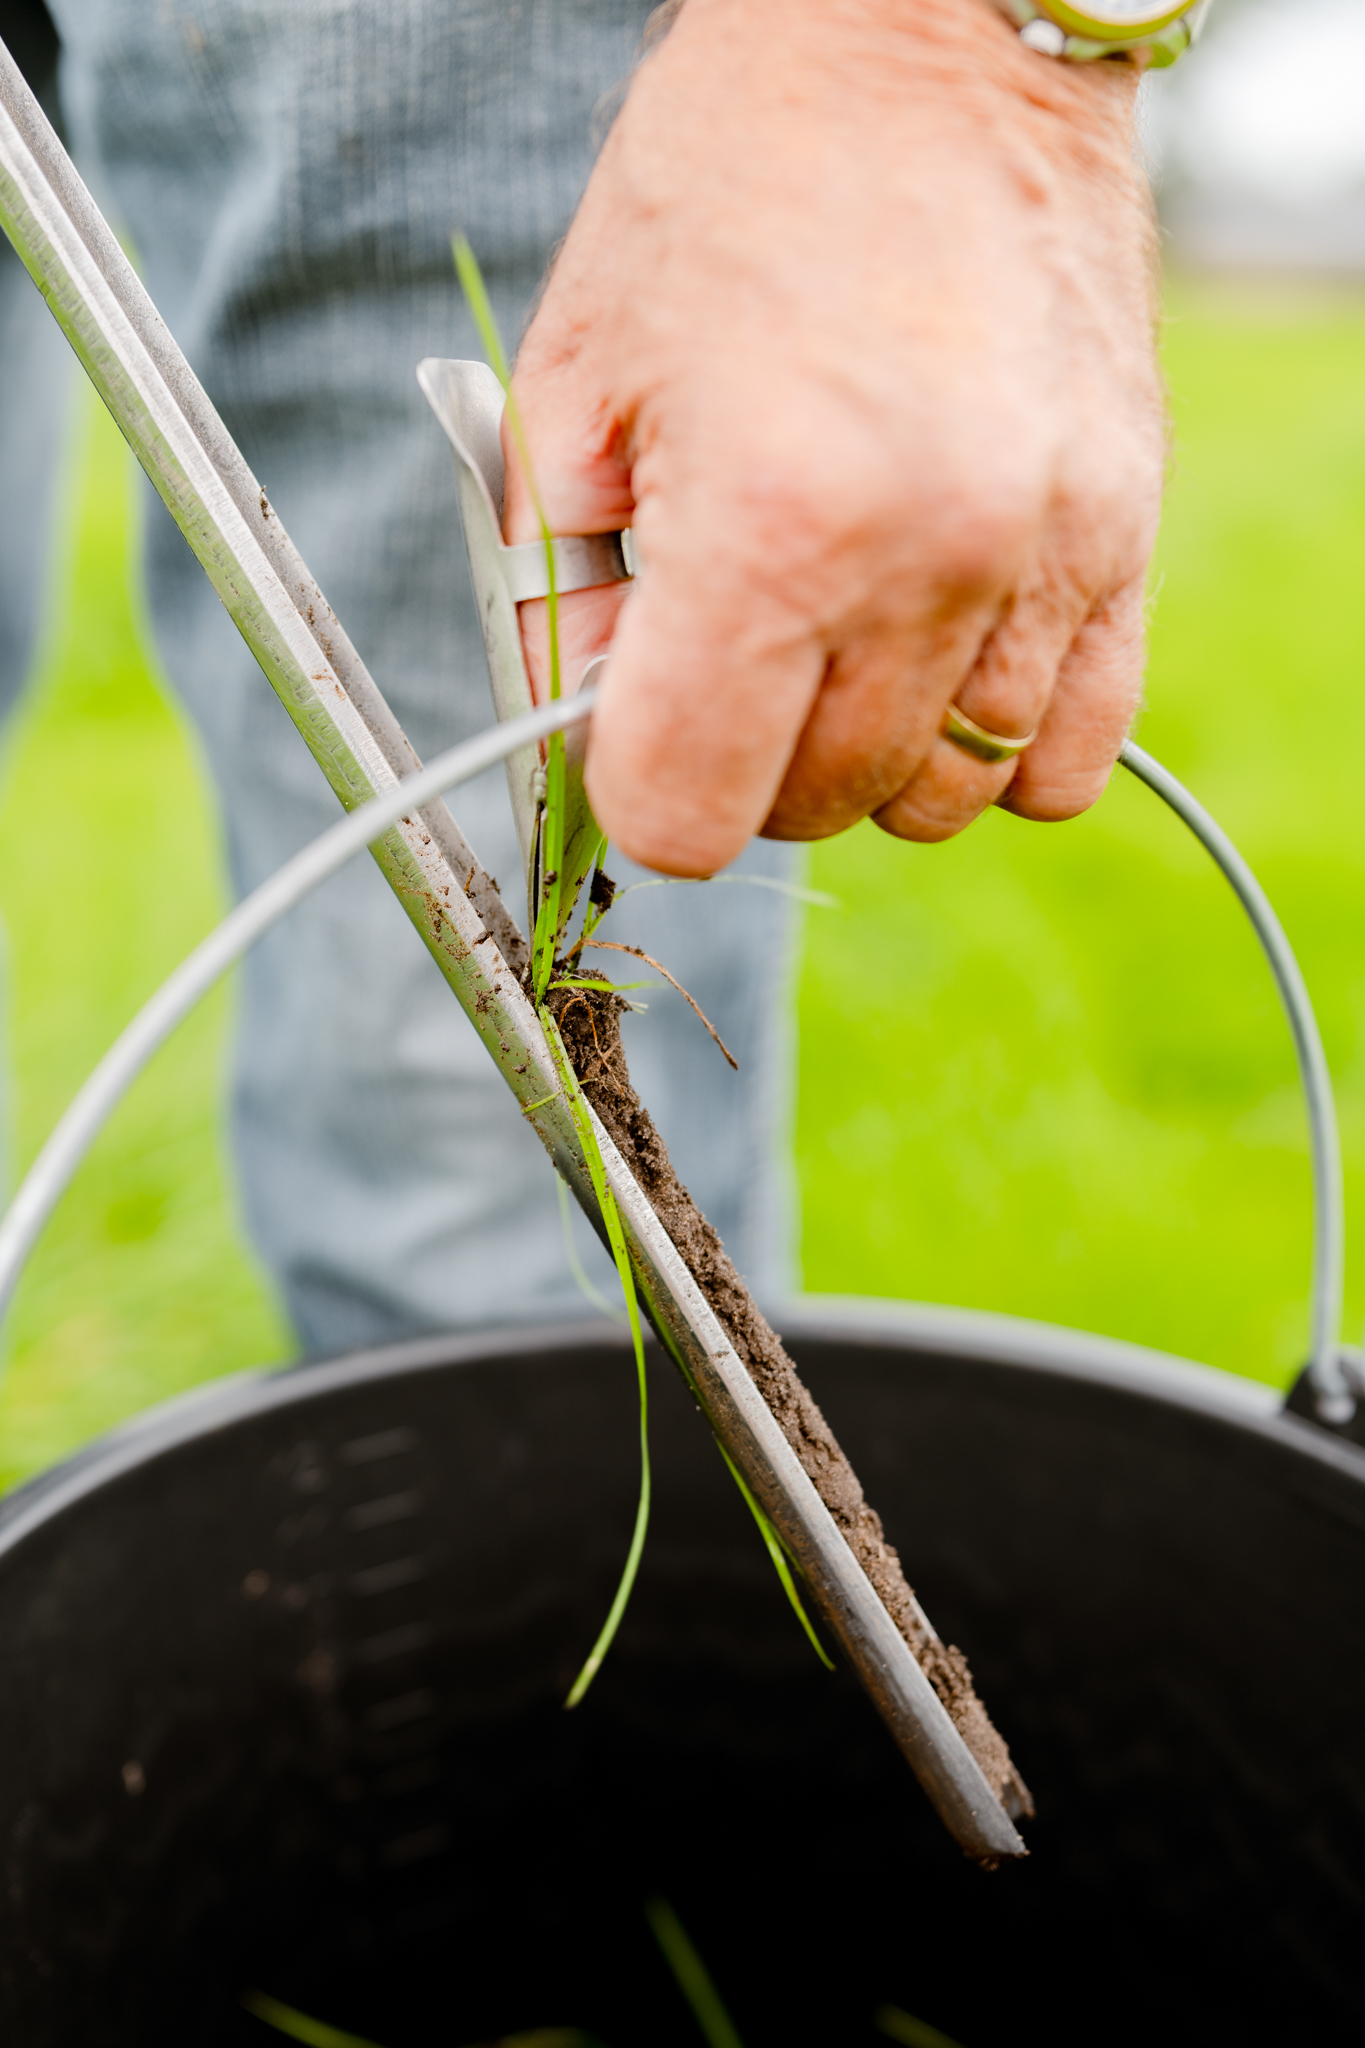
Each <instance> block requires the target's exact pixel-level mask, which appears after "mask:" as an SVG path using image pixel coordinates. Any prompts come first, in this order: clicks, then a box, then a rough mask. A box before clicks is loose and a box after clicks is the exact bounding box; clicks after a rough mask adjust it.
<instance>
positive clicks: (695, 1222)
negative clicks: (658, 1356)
mask: <svg viewBox="0 0 1365 2048" xmlns="http://www.w3.org/2000/svg"><path fill="white" fill-rule="evenodd" d="M549 1006H550V1009H551V1010H552V1012H553V1013H554V1015H555V1018H556V1021H557V1022H558V1025H559V1030H560V1035H561V1037H562V1038H563V1040H564V1045H565V1048H566V1050H567V1052H568V1055H569V1058H570V1060H571V1061H572V1062H573V1067H574V1071H575V1073H576V1074H577V1075H578V1078H579V1080H580V1082H581V1083H582V1086H583V1092H584V1093H585V1094H586V1095H587V1097H588V1099H589V1101H590V1102H591V1103H592V1106H593V1108H594V1109H595V1110H596V1111H597V1114H598V1115H599V1116H600V1117H601V1119H602V1122H603V1123H604V1124H605V1125H606V1127H607V1129H608V1131H610V1133H611V1136H612V1138H613V1140H614V1142H615V1144H616V1146H617V1148H618V1149H619V1151H620V1153H621V1155H622V1157H623V1158H624V1160H625V1161H626V1164H627V1165H628V1166H629V1167H630V1169H631V1171H632V1172H633V1173H634V1175H635V1177H636V1179H637V1180H638V1181H639V1183H640V1185H641V1187H642V1188H643V1189H644V1191H645V1194H646V1195H647V1196H648V1198H649V1200H650V1202H651V1204H652V1206H653V1208H654V1211H655V1213H656V1215H657V1216H658V1218H659V1220H660V1222H661V1223H662V1224H663V1226H664V1228H665V1230H667V1232H668V1234H669V1236H670V1238H672V1240H673V1243H674V1244H675V1246H676V1247H677V1249H678V1251H679V1252H680V1254H681V1255H682V1257H683V1259H684V1260H685V1261H686V1263H687V1265H688V1267H689V1268H690V1270H691V1272H692V1275H693V1277H694V1279H695V1280H696V1282H697V1285H698V1286H699V1287H700V1288H701V1290H702V1293H703V1294H704V1295H705V1296H706V1298H707V1300H708V1301H709V1303H710V1304H711V1307H712V1308H713V1309H714V1311H715V1313H716V1316H717V1317H718V1319H719V1321H720V1323H721V1325H722V1326H723V1328H724V1330H725V1333H726V1335H727V1336H728V1337H729V1339H730V1342H731V1343H732V1344H733V1345H734V1347H735V1350H736V1351H737V1352H738V1353H739V1356H740V1357H741V1358H742V1359H743V1360H744V1363H745V1365H746V1366H747V1367H748V1369H749V1372H750V1373H751V1375H752V1377H753V1380H754V1383H755V1385H756V1386H757V1387H758V1388H759V1391H760V1392H761V1393H762V1395H763V1398H764V1400H765V1401H766V1402H767V1404H768V1406H769V1408H770V1409H771V1410H772V1413H773V1415H774V1416H775V1418H776V1420H777V1422H778V1425H779V1426H780V1428H781V1430H782V1433H783V1435H784V1436H785V1437H786V1439H787V1442H788V1443H789V1444H790V1445H791V1447H792V1449H793V1450H794V1451H795V1453H796V1455H797V1457H798V1458H799V1459H800V1460H801V1464H802V1466H803V1468H804V1470H805V1471H806V1473H807V1474H808V1476H809V1477H810V1479H811V1481H812V1483H813V1485H814V1487H815V1490H816V1492H817V1493H818V1494H819V1496H820V1498H821V1500H822V1501H823V1502H824V1503H825V1506H826V1507H827V1508H828V1509H829V1511H830V1513H831V1514H832V1515H833V1517H834V1519H835V1521H836V1522H837V1523H838V1525H839V1527H840V1529H841V1530H842V1532H843V1534H844V1537H845V1539H846V1541H847V1542H848V1545H849V1547H850V1549H851V1550H852V1552H853V1554H854V1556H855V1557H856V1558H857V1560H858V1562H859V1564H860V1565H861V1566H862V1568H863V1570H864V1571H865V1572H866V1573H867V1576H868V1578H869V1579H870V1580H871V1582H872V1584H873V1586H874V1587H875V1589H876V1591H877V1593H878V1595H879V1597H880V1599H881V1601H882V1604H883V1605H884V1606H885V1608H886V1610H887V1612H888V1614H890V1616H891V1618H892V1620H893V1621H894V1622H895V1624H896V1626H897V1628H898V1629H899V1630H900V1633H901V1635H902V1636H903V1637H904V1638H905V1641H906V1642H907V1643H908V1644H909V1646H910V1649H911V1650H912V1651H913V1653H914V1655H915V1657H916V1659H917V1660H918V1662H919V1664H920V1666H921V1668H922V1669H923V1671H924V1673H925V1675H926V1677H927V1678H928V1679H929V1680H930V1682H931V1684H932V1685H933V1687H934V1690H935V1692H936V1693H937V1694H938V1696H939V1698H940V1699H941V1700H942V1702H943V1705H944V1707H945V1708H946V1710H947V1713H948V1716H949V1718H950V1720H951V1721H952V1723H953V1725H954V1727H955V1728H956V1729H957V1731H958V1733H959V1734H960V1735H961V1737H962V1739H963V1741H964V1742H965V1743H966V1745H967V1747H968V1749H969V1750H970V1751H971V1753H972V1755H973V1756H974V1757H975V1758H976V1761H977V1762H978V1764H979V1765H980V1766H981V1769H982V1771H983V1772H984V1774H985V1776H986V1779H987V1782H988V1783H989V1784H990V1785H991V1787H992V1789H993V1790H994V1791H995V1792H996V1794H997V1795H998V1796H999V1798H1000V1799H1001V1801H1002V1803H1003V1804H1004V1806H1005V1808H1006V1810H1007V1812H1009V1813H1010V1814H1011V1815H1013V1816H1016V1817H1017V1816H1024V1817H1031V1816H1032V1814H1033V1801H1032V1798H1031V1797H1030V1795H1029V1791H1028V1787H1027V1786H1026V1785H1025V1783H1024V1781H1023V1779H1022V1778H1021V1777H1020V1775H1019V1773H1018V1771H1017V1770H1016V1769H1015V1767H1014V1765H1013V1763H1012V1762H1011V1761H1010V1753H1009V1749H1008V1748H1007V1746H1006V1744H1005V1742H1004V1739H1003V1738H1002V1736H1001V1735H1000V1734H999V1733H998V1732H997V1730H996V1729H995V1727H994V1726H993V1725H992V1722H991V1719H990V1716H989V1715H988V1714H987V1712H986V1709H985V1707H984V1706H983V1705H982V1703H981V1701H980V1700H979V1699H978V1697H977V1694H976V1689H975V1687H974V1686H973V1684H972V1674H971V1671H970V1670H969V1669H968V1665H967V1660H966V1658H965V1657H964V1656H963V1654H962V1652H961V1651H960V1650H958V1649H955V1648H954V1647H953V1646H952V1645H951V1644H948V1643H944V1642H942V1641H940V1639H939V1638H938V1636H936V1635H935V1634H934V1633H933V1631H932V1629H931V1628H929V1627H928V1626H927V1624H926V1622H925V1618H924V1615H923V1612H922V1610H921V1608H920V1606H919V1603H918V1602H917V1601H916V1599H915V1596H914V1594H913V1593H912V1592H911V1590H910V1587H909V1586H908V1585H907V1584H906V1580H905V1574H904V1572H903V1571H902V1570H901V1563H900V1559H899V1557H898V1556H897V1554H896V1551H895V1550H894V1548H893V1547H892V1545H891V1544H889V1543H888V1542H887V1540H886V1537H885V1534H884V1533H883V1530H882V1525H881V1518H880V1517H879V1515H878V1514H877V1512H876V1510H875V1509H874V1508H872V1507H870V1506H869V1505H868V1503H867V1501H866V1500H865V1499H864V1498H863V1490H862V1487H861V1486H860V1485H859V1483H858V1475H857V1474H856V1472H855V1471H854V1470H853V1467H852V1466H851V1465H850V1464H849V1462H848V1459H847V1458H846V1457H845V1456H844V1454H843V1452H842V1451H841V1450H840V1448H839V1445H838V1443H837V1441H836V1440H835V1436H834V1432H833V1430H832V1429H831V1428H830V1426H829V1424H828V1423H827V1422H826V1421H825V1418H824V1416H823V1415H822V1414H821V1412H820V1410H819V1408H818V1407H817V1406H816V1404H815V1402H814V1400H813V1399H812V1398H811V1395H810V1394H809V1392H808V1391H807V1389H806V1388H805V1387H804V1386H803V1385H802V1383H801V1379H800V1376H799V1375H798V1373H797V1370H796V1367H795V1366H794V1365H793V1363H792V1361H791V1359H790V1358H789V1357H788V1356H787V1354H786V1352H785V1351H784V1350H783V1348H782V1343H781V1340H780V1338H779V1337H778V1336H777V1334H776V1332H775V1331H774V1330H773V1329H772V1328H771V1327H770V1326H769V1324H768V1323H767V1322H766V1320H765V1319H764V1317H763V1316H762V1315H761V1314H760V1313H759V1310H758V1307H757V1304H756V1303H755V1301H754V1299H753V1296H752V1295H751V1294H750V1293H749V1290H748V1288H747V1287H746V1286H745V1285H744V1282H743V1281H742V1280H741V1278H740V1276H739V1274H738V1272H737V1271H736V1269H735V1267H734V1265H733V1263H732V1262H731V1260H730V1258H729V1256H728V1254H727V1253H726V1250H725V1247H724V1245H723V1244H722V1243H721V1241H720V1238H719V1237H718V1235H717V1234H716V1231H715V1229H714V1228H713V1227H712V1225H711V1224H709V1223H708V1222H707V1220H706V1218H705V1217H704V1216H703V1215H702V1213H701V1211H700V1209H699V1208H698V1207H697V1205H696V1203H695V1202H694V1201H693V1199H692V1197H691V1195H689V1194H688V1192H687V1189H686V1188H685V1187H684V1186H683V1184H682V1182H681V1181H680V1180H679V1179H678V1176H677V1174H676V1173H675V1172H674V1171H673V1167H672V1165H671V1163H670V1161H669V1157H668V1153H667V1151H666V1150H665V1148H664V1144H663V1140H662V1139H661V1138H660V1136H659V1134H658V1132H657V1131H656V1130H655V1128H654V1124H653V1122H652V1120H651V1118H650V1115H649V1112H648V1110H647V1109H646V1108H645V1107H644V1105H643V1104H642V1102H641V1101H640V1098H639V1096H638V1095H637V1094H636V1093H635V1090H634V1089H633V1088H632V1087H631V1084H630V1074H629V1071H628V1069H627V1066H626V1056H625V1049H624V1047H623V1046H622V1044H621V1018H622V1016H623V1015H624V1013H625V1011H626V1008H627V1004H626V1002H625V1001H624V999H623V998H622V997H621V996H617V995H607V994H604V993H600V992H596V991H592V990H582V989H573V990H569V989H560V990H556V991H554V992H553V993H552V994H551V996H550V997H549Z"/></svg>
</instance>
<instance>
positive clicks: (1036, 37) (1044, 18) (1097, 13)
mask: <svg viewBox="0 0 1365 2048" xmlns="http://www.w3.org/2000/svg"><path fill="white" fill-rule="evenodd" d="M995 4H996V6H997V7H998V8H999V9H1000V12H1001V13H1002V14H1004V15H1007V16H1008V18H1009V19H1010V20H1011V21H1012V22H1013V23H1014V25H1015V27H1016V28H1017V29H1018V31H1019V40H1020V42H1021V43H1026V44H1027V45H1028V47H1029V49H1030V50H1037V51H1038V52H1039V53H1040V54H1041V55H1042V56H1044V57H1062V58H1065V59H1066V61H1067V62H1068V63H1071V64H1093V63H1094V62H1095V61H1096V59H1097V58H1100V57H1127V58H1131V59H1132V61H1133V62H1134V63H1137V64H1146V65H1161V64H1174V62H1175V60H1176V58H1177V57H1179V56H1181V55H1183V53H1184V52H1185V51H1186V50H1188V48H1189V47H1190V44H1191V43H1192V42H1193V41H1194V39H1195V37H1196V36H1197V35H1198V34H1199V31H1200V28H1201V27H1202V26H1203V21H1204V16H1205V15H1206V14H1207V12H1208V9H1209V0H1194V5H1193V6H1191V4H1190V0H1179V4H1178V5H1177V6H1175V7H1157V6H1154V4H1153V0H1087V4H1086V5H1085V6H1084V7H1072V6H1070V5H1068V4H1067V0H995Z"/></svg>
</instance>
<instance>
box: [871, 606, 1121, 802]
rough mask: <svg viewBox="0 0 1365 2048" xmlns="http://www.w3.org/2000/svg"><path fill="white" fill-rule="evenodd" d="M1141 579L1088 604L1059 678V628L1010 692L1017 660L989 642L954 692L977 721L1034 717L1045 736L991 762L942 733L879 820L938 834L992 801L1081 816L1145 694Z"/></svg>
mask: <svg viewBox="0 0 1365 2048" xmlns="http://www.w3.org/2000/svg"><path fill="white" fill-rule="evenodd" d="M1144 585H1145V579H1144V578H1143V577H1141V576H1139V577H1134V578H1133V579H1132V580H1131V581H1130V582H1129V583H1128V584H1127V585H1125V587H1124V588H1123V589H1122V590H1120V591H1119V592H1117V593H1116V594H1115V595H1114V596H1112V597H1110V598H1109V599H1107V600H1106V601H1105V602H1104V603H1103V604H1101V605H1099V606H1098V607H1096V608H1095V609H1094V610H1092V611H1091V613H1090V615H1089V616H1088V617H1087V618H1086V619H1084V620H1083V621H1082V622H1081V624H1080V625H1079V627H1078V628H1077V629H1076V630H1075V632H1074V633H1073V634H1072V636H1071V639H1070V643H1069V645H1068V646H1067V647H1066V648H1065V650H1064V652H1063V653H1062V655H1061V658H1060V660H1059V661H1057V662H1056V663H1055V668H1054V670H1053V675H1054V676H1055V680H1054V679H1053V678H1052V677H1049V676H1048V668H1049V663H1048V662H1047V659H1046V656H1045V654H1044V653H1043V649H1044V648H1045V647H1046V645H1047V642H1048V640H1049V638H1050V637H1054V636H1050V635H1049V634H1047V633H1046V632H1043V633H1040V634H1039V635H1038V637H1037V638H1036V639H1035V640H1034V641H1033V642H1032V649H1031V654H1030V657H1029V660H1028V661H1027V663H1026V664H1024V666H1025V668H1026V671H1027V672H1026V674H1025V675H1024V676H1022V677H1021V676H1019V675H1018V674H1017V673H1016V674H1015V676H1014V677H1013V682H1014V685H1015V687H1014V688H1013V691H1011V687H1010V685H1011V673H1010V671H1011V667H1012V666H1013V665H1012V664H1011V662H1010V661H1009V660H1008V659H1006V660H1005V661H1004V662H1003V663H999V664H997V662H996V661H994V660H993V659H992V658H991V657H992V655H993V654H994V653H995V651H996V650H994V649H993V648H987V649H986V650H984V651H983V660H982V662H981V663H980V664H978V666H977V668H976V669H975V670H974V671H973V674H972V675H971V676H970V677H969V678H968V680H967V682H966V683H964V685H963V687H962V689H961V690H960V691H959V692H958V693H957V696H956V698H955V700H954V701H955V702H956V703H957V704H958V705H959V706H960V708H962V709H963V710H964V711H965V712H966V714H967V716H968V717H969V718H971V719H972V720H973V721H974V722H975V723H976V724H978V725H980V726H982V727H984V728H985V730H986V731H988V732H996V733H999V734H1000V735H1001V736H1002V737H1006V738H1011V737H1020V736H1022V733H1023V732H1024V731H1025V730H1027V729H1028V727H1027V720H1028V719H1029V717H1030V716H1032V717H1034V718H1035V720H1036V722H1037V730H1038V737H1037V738H1036V739H1035V740H1034V741H1033V743H1032V744H1031V745H1030V746H1029V747H1028V748H1026V749H1025V751H1024V752H1023V753H1022V754H1019V755H1016V756H1015V758H1014V759H1013V760H1011V761H1002V762H997V763H986V762H980V761H977V760H975V759H974V757H973V756H971V755H970V754H967V753H966V752H964V751H963V749H962V748H960V747H958V746H957V745H955V744H954V742H952V741H951V740H948V739H946V738H944V737H942V736H940V737H939V738H938V739H937V740H936V742H935V744H934V746H933V749H932V751H931V753H930V754H929V756H928V758H927V760H926V761H925V763H924V765H923V767H922V768H921V769H920V770H919V772H918V773H917V774H916V775H915V776H913V777H912V778H911V780H910V781H909V783H908V784H907V785H906V787H905V788H904V789H903V790H901V791H900V792H899V793H898V794H897V796H896V797H895V798H893V800H892V801H891V803H889V804H887V805H885V806H884V807H883V809H882V810H880V811H879V812H877V813H876V822H877V823H878V824H879V825H880V826H882V828H883V829H884V830H885V831H888V832H891V833H893V834H894V835H895V836H896V837H898V838H902V839H917V840H937V839H946V838H949V837H951V836H952V834H953V833H955V832H959V831H961V830H962V829H963V827H964V826H965V825H968V824H970V823H971V821H972V820H973V819H974V818H975V817H977V816H978V815H979V813H980V812H981V811H983V810H984V809H985V808H986V807H987V805H988V804H992V803H994V804H998V805H1000V807H1001V808H1002V809H1004V810H1010V811H1014V812H1016V813H1017V814H1018V815H1019V816H1021V817H1027V818H1033V819H1039V820H1057V819H1061V818H1070V817H1074V816H1075V815H1076V814H1077V813H1078V812H1080V811H1083V810H1085V809H1087V808H1088V806H1089V805H1090V804H1092V803H1094V801H1095V800H1096V798H1097V797H1099V796H1100V795H1101V794H1102V793H1103V791H1104V789H1105V787H1106V785H1107V783H1108V780H1109V776H1110V773H1111V771H1112V769H1113V766H1114V762H1115V761H1116V759H1117V758H1118V753H1119V749H1120V747H1121V746H1122V744H1123V740H1124V736H1125V734H1126V733H1127V731H1128V727H1129V725H1130V724H1131V722H1132V717H1133V713H1134V711H1135V709H1136V707H1137V703H1138V699H1139V697H1140V695H1141V690H1142V665H1143V647H1144V632H1143V599H1144ZM1001 637H1002V638H1005V639H1008V636H1001ZM1045 679H1046V680H1045ZM1020 684H1022V687H1020ZM1040 685H1041V701H1042V703H1043V706H1044V708H1043V709H1042V711H1041V714H1040V713H1039V712H1038V711H1037V710H1031V709H1030V708H1029V706H1030V702H1032V704H1033V705H1037V703H1038V702H1039V697H1040Z"/></svg>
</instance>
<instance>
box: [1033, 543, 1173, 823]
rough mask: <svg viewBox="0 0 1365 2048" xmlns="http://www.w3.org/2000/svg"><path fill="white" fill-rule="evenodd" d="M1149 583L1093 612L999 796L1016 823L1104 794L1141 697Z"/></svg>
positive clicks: (1074, 808)
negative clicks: (1018, 819) (1036, 731)
mask: <svg viewBox="0 0 1365 2048" xmlns="http://www.w3.org/2000/svg"><path fill="white" fill-rule="evenodd" d="M1145 603H1146V578H1145V576H1135V577H1133V578H1132V579H1131V580H1130V581H1129V582H1128V583H1127V584H1126V585H1125V586H1124V588H1123V589H1122V590H1119V591H1117V592H1116V593H1115V594H1114V595H1113V596H1112V597H1110V598H1109V599H1107V600H1106V602H1105V603H1104V604H1103V605H1101V606H1099V607H1098V608H1097V609H1096V610H1095V611H1093V612H1092V613H1091V615H1090V617H1089V618H1088V619H1087V620H1086V621H1085V624H1084V625H1083V626H1082V627H1081V629H1080V631H1079V632H1078V633H1077V635H1076V637H1075V639H1074V640H1073V641H1072V643H1071V646H1070V648H1069V649H1068V651H1067V654H1066V656H1065V658H1064V660H1063V662H1062V664H1061V667H1060V668H1059V669H1058V671H1057V687H1056V689H1055V690H1054V691H1053V693H1052V701H1051V703H1050V704H1049V706H1048V710H1047V716H1046V718H1045V719H1044V721H1043V726H1042V730H1041V732H1040V733H1039V735H1038V737H1037V739H1036V740H1035V741H1034V743H1033V745H1032V746H1031V747H1030V748H1029V749H1028V751H1027V753H1025V754H1021V755H1020V757H1019V766H1018V768H1017V770H1016V772H1015V774H1014V777H1013V779H1012V780H1011V782H1010V784H1009V787H1008V789H1007V790H1006V792H1005V795H1004V797H1003V798H1002V799H1001V800H1000V801H1001V802H1002V805H1003V808H1004V809H1005V810H1009V811H1014V812H1015V813H1016V814H1017V815H1018V816H1019V817H1021V818H1035V819H1039V820H1044V821H1048V820H1056V819H1060V818H1074V817H1075V816H1076V815H1077V814H1078V813H1079V812H1081V811H1084V810H1086V809H1088V807H1089V806H1090V805H1091V804H1093V803H1094V802H1095V800H1096V798H1097V797H1100V796H1102V795H1103V793H1104V790H1105V788H1106V786H1107V785H1108V782H1109V777H1110V775H1111V774H1112V772H1113V767H1114V763H1115V761H1116V760H1117V759H1118V756H1119V749H1120V747H1122V745H1123V742H1124V739H1125V738H1126V736H1127V733H1128V728H1129V726H1130V725H1131V724H1132V722H1133V714H1134V712H1135V711H1136V710H1137V707H1138V703H1139V700H1140V699H1141V696H1142V672H1143V662H1144V654H1145V648H1146V629H1145V616H1146V615H1145Z"/></svg>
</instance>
